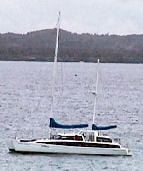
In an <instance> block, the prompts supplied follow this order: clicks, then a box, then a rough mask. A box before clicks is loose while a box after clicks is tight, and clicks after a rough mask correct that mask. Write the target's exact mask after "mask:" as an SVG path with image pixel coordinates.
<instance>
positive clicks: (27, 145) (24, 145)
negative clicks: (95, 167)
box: [9, 140, 131, 156]
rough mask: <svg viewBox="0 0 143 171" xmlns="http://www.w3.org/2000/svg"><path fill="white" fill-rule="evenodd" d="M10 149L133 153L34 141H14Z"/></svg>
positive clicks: (82, 152)
mask: <svg viewBox="0 0 143 171" xmlns="http://www.w3.org/2000/svg"><path fill="white" fill-rule="evenodd" d="M9 150H10V151H14V152H21V153H25V152H26V153H50V154H51V153H53V154H54V153H58V154H86V155H115V156H119V155H121V156H124V155H125V156H127V155H131V154H130V153H129V151H128V149H126V148H97V147H78V146H65V145H53V144H41V143H34V142H20V141H18V140H15V141H12V142H11V143H10V145H9Z"/></svg>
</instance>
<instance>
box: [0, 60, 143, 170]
mask: <svg viewBox="0 0 143 171" xmlns="http://www.w3.org/2000/svg"><path fill="white" fill-rule="evenodd" d="M58 65H59V66H58V73H59V75H58V77H57V83H56V93H55V97H56V98H55V99H56V100H55V106H54V117H55V118H56V119H57V120H59V122H64V123H71V122H72V123H79V122H84V123H86V122H88V123H90V122H91V121H92V113H93V98H94V97H93V95H92V93H91V91H92V90H94V87H95V80H96V64H90V63H64V64H58ZM99 73H100V74H99V75H100V79H99V87H98V90H99V96H98V99H97V101H98V103H97V114H96V123H97V124H99V125H107V124H117V125H118V128H117V129H115V130H112V131H108V134H110V135H111V136H113V137H116V138H120V139H121V142H122V144H124V145H125V146H127V145H128V147H129V148H130V149H131V151H132V154H133V156H132V157H103V156H86V155H22V154H12V153H9V152H8V149H7V143H8V142H9V140H10V139H12V138H14V137H15V136H17V137H23V138H27V137H28V138H31V137H46V136H47V135H48V121H49V120H48V119H49V117H50V112H49V111H50V101H51V83H52V63H46V62H45V63H42V62H0V129H1V131H0V170H1V171H41V170H42V171H47V170H48V171H57V170H58V171H87V170H89V171H95V170H98V171H101V170H108V171H115V170H116V171H141V170H143V65H142V64H101V65H100V71H99ZM62 92H63V93H62Z"/></svg>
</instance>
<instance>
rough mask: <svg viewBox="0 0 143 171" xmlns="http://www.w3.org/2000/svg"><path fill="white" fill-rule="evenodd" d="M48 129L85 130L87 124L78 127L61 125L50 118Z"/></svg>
mask: <svg viewBox="0 0 143 171" xmlns="http://www.w3.org/2000/svg"><path fill="white" fill-rule="evenodd" d="M49 127H50V128H61V129H74V128H86V127H88V124H78V125H63V124H59V123H57V122H56V121H55V120H54V118H50V125H49Z"/></svg>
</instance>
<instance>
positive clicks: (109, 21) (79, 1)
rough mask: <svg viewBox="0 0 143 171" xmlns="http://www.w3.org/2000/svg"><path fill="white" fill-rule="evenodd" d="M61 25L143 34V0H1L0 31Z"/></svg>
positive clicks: (76, 29) (71, 28) (79, 30)
mask: <svg viewBox="0 0 143 171" xmlns="http://www.w3.org/2000/svg"><path fill="white" fill-rule="evenodd" d="M59 10H60V11H61V14H62V20H61V27H62V28H63V29H66V30H69V31H72V32H77V33H87V32H88V33H98V34H102V33H103V34H105V33H109V34H143V0H0V32H1V33H5V32H15V33H26V32H29V31H34V30H42V29H47V28H53V27H55V25H56V21H57V13H58V11H59Z"/></svg>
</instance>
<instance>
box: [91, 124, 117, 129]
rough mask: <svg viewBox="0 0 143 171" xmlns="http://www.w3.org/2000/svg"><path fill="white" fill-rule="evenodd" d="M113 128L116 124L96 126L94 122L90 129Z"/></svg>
mask: <svg viewBox="0 0 143 171" xmlns="http://www.w3.org/2000/svg"><path fill="white" fill-rule="evenodd" d="M113 128H117V125H109V126H96V125H95V124H92V130H108V129H113Z"/></svg>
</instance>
